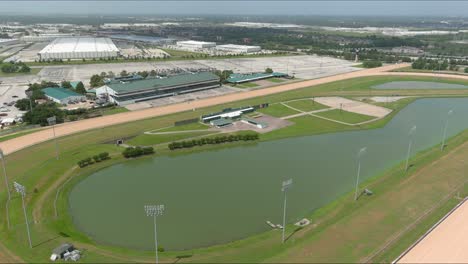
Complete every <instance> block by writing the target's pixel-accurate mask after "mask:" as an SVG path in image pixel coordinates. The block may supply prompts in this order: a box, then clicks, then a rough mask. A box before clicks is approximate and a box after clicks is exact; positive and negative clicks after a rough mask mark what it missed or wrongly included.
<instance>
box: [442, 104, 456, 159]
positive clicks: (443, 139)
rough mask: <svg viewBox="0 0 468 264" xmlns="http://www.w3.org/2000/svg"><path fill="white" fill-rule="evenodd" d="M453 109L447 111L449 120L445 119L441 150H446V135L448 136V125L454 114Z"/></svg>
mask: <svg viewBox="0 0 468 264" xmlns="http://www.w3.org/2000/svg"><path fill="white" fill-rule="evenodd" d="M452 113H453V110H450V111H448V112H447V120H446V121H445V126H444V133H443V134H442V145H440V150H444V147H445V137H447V127H448V122H449V117H450V115H452Z"/></svg>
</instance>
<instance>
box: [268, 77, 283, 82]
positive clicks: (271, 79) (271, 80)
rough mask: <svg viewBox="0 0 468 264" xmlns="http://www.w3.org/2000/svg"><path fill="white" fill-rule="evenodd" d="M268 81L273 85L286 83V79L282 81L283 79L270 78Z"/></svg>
mask: <svg viewBox="0 0 468 264" xmlns="http://www.w3.org/2000/svg"><path fill="white" fill-rule="evenodd" d="M266 80H267V81H270V82H272V83H282V82H285V81H286V80H284V79H281V78H268V79H266Z"/></svg>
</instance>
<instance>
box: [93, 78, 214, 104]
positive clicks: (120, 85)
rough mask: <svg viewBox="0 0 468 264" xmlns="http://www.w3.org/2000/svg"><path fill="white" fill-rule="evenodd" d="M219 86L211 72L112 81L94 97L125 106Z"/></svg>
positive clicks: (98, 89) (98, 90)
mask: <svg viewBox="0 0 468 264" xmlns="http://www.w3.org/2000/svg"><path fill="white" fill-rule="evenodd" d="M220 86H221V83H220V79H219V77H218V76H217V75H215V74H213V73H211V72H199V73H188V74H180V75H174V76H168V77H164V78H147V79H136V80H129V81H122V80H112V81H110V82H108V83H106V84H105V85H104V86H102V87H99V88H97V89H96V96H97V97H98V98H101V99H107V100H108V101H109V102H111V103H116V104H118V105H127V104H132V103H138V102H143V101H148V100H152V99H157V98H161V97H168V96H173V95H177V94H184V93H190V92H196V91H201V90H207V89H213V88H218V87H220Z"/></svg>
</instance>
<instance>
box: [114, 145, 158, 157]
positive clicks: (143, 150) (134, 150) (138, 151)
mask: <svg viewBox="0 0 468 264" xmlns="http://www.w3.org/2000/svg"><path fill="white" fill-rule="evenodd" d="M153 153H154V149H153V147H129V148H126V149H125V150H124V151H123V152H122V155H123V156H124V157H125V158H134V157H138V156H142V155H149V154H153Z"/></svg>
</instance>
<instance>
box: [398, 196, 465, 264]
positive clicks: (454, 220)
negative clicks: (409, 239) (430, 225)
mask: <svg viewBox="0 0 468 264" xmlns="http://www.w3.org/2000/svg"><path fill="white" fill-rule="evenodd" d="M467 217H468V202H467V201H466V200H465V201H464V202H463V204H461V205H460V207H458V208H457V209H456V210H455V211H453V212H451V213H450V214H449V215H448V216H447V218H445V219H443V221H442V222H440V223H439V224H438V225H437V226H436V227H435V228H434V229H433V230H431V231H430V232H429V233H428V234H427V235H426V236H425V237H424V238H423V239H422V240H421V241H419V242H418V243H417V244H416V245H415V247H413V248H412V249H411V250H410V251H409V252H407V253H406V254H405V255H404V256H403V257H402V258H401V259H400V260H399V261H398V263H466V262H467V261H468V243H467V240H466V237H467V236H468V226H467V225H466V219H467Z"/></svg>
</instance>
